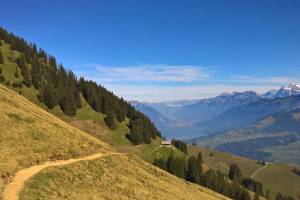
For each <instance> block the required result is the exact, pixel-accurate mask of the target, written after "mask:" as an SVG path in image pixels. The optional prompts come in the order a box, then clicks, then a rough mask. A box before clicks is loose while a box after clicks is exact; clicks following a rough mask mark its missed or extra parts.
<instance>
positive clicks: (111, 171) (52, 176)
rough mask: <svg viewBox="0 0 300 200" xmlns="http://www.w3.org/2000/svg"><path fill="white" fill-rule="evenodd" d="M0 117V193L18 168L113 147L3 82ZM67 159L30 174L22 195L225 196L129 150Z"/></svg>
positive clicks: (208, 197)
mask: <svg viewBox="0 0 300 200" xmlns="http://www.w3.org/2000/svg"><path fill="white" fill-rule="evenodd" d="M0 122H1V126H0V173H1V175H2V177H1V178H0V194H2V192H3V188H4V186H6V184H7V180H8V179H10V178H11V175H14V174H15V173H16V172H17V171H20V170H22V169H25V168H30V167H31V166H33V165H36V166H43V165H44V163H45V162H46V163H47V161H49V160H58V159H59V160H67V159H71V158H84V157H86V156H88V155H92V154H95V153H99V152H102V153H109V152H112V151H113V150H112V148H111V146H109V145H107V144H106V143H104V142H102V141H100V140H98V139H96V138H95V137H92V136H90V135H88V134H86V133H85V132H83V131H81V130H78V129H76V128H75V127H73V126H71V125H69V124H67V123H66V122H64V121H62V120H60V119H58V118H57V117H55V116H54V115H52V114H50V113H48V112H47V111H45V110H43V109H41V108H40V107H38V106H36V105H34V104H33V103H31V102H30V101H28V100H27V99H25V98H24V97H22V96H20V95H18V94H17V93H15V92H13V91H11V90H9V89H7V88H5V87H4V86H1V85H0ZM88 123H92V122H88ZM77 125H78V124H77ZM80 125H81V124H80ZM87 128H90V127H87ZM101 130H102V129H99V130H98V131H101ZM66 163H67V164H68V165H65V166H56V165H53V166H51V167H50V168H46V169H43V170H42V171H41V172H39V173H38V174H36V175H35V176H34V177H32V179H30V180H29V181H28V182H27V183H25V188H24V190H23V192H22V193H21V196H20V197H21V199H63V198H64V199H65V198H66V199H204V200H205V199H207V200H210V199H226V198H225V197H223V196H221V195H219V194H217V193H215V192H213V191H210V190H208V189H205V188H203V187H200V186H198V185H195V184H191V183H188V182H185V181H184V180H182V179H179V178H177V177H175V176H173V175H170V174H168V173H166V172H164V171H162V170H160V169H158V168H156V167H154V166H152V165H151V164H149V163H146V162H145V161H142V160H141V159H139V158H138V157H136V156H133V155H108V156H107V157H105V158H101V159H96V160H90V161H80V162H76V163H72V164H69V163H68V162H66ZM0 198H1V196H0Z"/></svg>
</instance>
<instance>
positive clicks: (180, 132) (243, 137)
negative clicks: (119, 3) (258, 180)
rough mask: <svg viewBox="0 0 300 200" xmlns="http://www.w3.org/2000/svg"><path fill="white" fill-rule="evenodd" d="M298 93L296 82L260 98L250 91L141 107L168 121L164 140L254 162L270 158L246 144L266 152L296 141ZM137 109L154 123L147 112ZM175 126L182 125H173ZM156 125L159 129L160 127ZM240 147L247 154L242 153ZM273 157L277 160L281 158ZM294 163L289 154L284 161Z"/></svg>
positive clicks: (299, 85)
mask: <svg viewBox="0 0 300 200" xmlns="http://www.w3.org/2000/svg"><path fill="white" fill-rule="evenodd" d="M299 94H300V84H294V83H290V84H288V85H287V86H282V87H281V88H279V89H277V90H271V91H268V92H266V93H264V94H257V93H256V92H253V91H246V92H233V93H223V94H221V95H219V96H217V97H213V98H207V99H201V100H198V101H197V102H196V103H194V102H193V103H191V104H189V105H183V106H176V107H172V106H168V104H167V103H160V104H158V103H156V104H151V103H144V105H147V106H149V107H151V108H153V109H154V110H155V111H156V112H157V113H158V114H159V116H160V117H161V118H162V117H164V118H166V119H169V120H172V122H173V124H172V126H168V130H167V131H166V132H167V134H166V135H167V137H169V138H172V137H176V138H181V139H187V141H188V142H190V143H198V144H201V145H204V146H209V147H212V148H216V149H219V150H222V151H228V152H230V153H235V154H238V155H242V156H247V157H250V158H254V159H271V158H273V157H272V155H271V154H270V153H263V152H259V151H256V150H255V151H253V148H250V149H249V146H250V147H251V145H252V147H255V148H256V149H262V148H271V147H273V146H275V145H288V144H291V143H294V142H297V141H298V140H299V137H298V133H300V131H299V129H298V127H299V120H296V118H295V117H294V116H298V115H297V114H296V113H298V109H299V108H300V95H299ZM137 109H138V110H140V111H141V112H144V114H146V115H147V116H149V117H150V119H151V120H153V121H154V123H157V122H156V119H155V117H153V115H149V113H147V110H141V109H139V108H137ZM274 119H276V120H274ZM272 120H274V122H273V123H272V124H270V126H267V127H265V128H261V126H262V124H264V123H271V122H270V121H272ZM178 122H180V123H181V124H180V125H177V126H176V123H178ZM264 126H265V125H264ZM158 127H159V128H160V127H164V126H163V124H162V123H160V124H159V126H158ZM258 127H260V128H258ZM164 130H165V129H164ZM237 133H238V134H237ZM266 135H267V136H268V137H265V136H266ZM283 135H285V136H283ZM269 136H271V137H272V139H270V137H269ZM274 136H276V137H274ZM277 136H278V137H277ZM279 136H280V137H279ZM191 138H192V139H191ZM250 138H251V139H250ZM258 138H259V139H258ZM241 141H243V142H241ZM237 142H238V144H237ZM256 143H259V145H258V146H257V145H255V144H256ZM245 144H246V145H245ZM247 144H249V145H247ZM243 148H247V149H248V150H247V151H243V150H242V149H243ZM251 149H252V150H251ZM270 151H271V150H270ZM275 159H277V160H281V159H282V157H279V158H278V157H277V158H275ZM296 160H297V161H295V159H294V157H293V156H291V157H290V159H288V161H289V162H297V163H298V162H300V161H299V160H298V159H296Z"/></svg>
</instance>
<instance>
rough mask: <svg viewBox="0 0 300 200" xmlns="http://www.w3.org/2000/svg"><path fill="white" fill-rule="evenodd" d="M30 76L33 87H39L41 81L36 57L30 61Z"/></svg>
mask: <svg viewBox="0 0 300 200" xmlns="http://www.w3.org/2000/svg"><path fill="white" fill-rule="evenodd" d="M31 66H32V68H31V78H32V84H33V86H34V87H35V89H39V88H40V82H41V74H40V73H39V68H40V66H39V63H38V61H37V60H36V59H33V60H32V62H31Z"/></svg>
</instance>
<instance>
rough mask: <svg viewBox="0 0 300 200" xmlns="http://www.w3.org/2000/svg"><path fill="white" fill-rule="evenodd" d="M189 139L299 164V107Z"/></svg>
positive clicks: (251, 155) (267, 158)
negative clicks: (236, 127)
mask: <svg viewBox="0 0 300 200" xmlns="http://www.w3.org/2000/svg"><path fill="white" fill-rule="evenodd" d="M297 98H298V97H297ZM192 141H194V142H198V143H199V144H202V145H205V146H210V147H212V148H216V149H219V150H221V151H227V152H230V153H233V154H237V155H241V156H246V157H250V158H254V159H260V160H275V161H284V162H289V163H300V160H299V156H298V155H299V154H300V148H299V147H300V145H299V141H300V109H295V110H292V111H282V112H279V113H276V114H272V115H270V116H267V117H266V118H264V119H263V120H260V121H258V122H257V123H254V124H252V125H249V126H247V127H243V128H240V129H234V130H230V131H227V132H223V133H219V134H216V135H213V136H208V137H203V138H198V139H195V140H192Z"/></svg>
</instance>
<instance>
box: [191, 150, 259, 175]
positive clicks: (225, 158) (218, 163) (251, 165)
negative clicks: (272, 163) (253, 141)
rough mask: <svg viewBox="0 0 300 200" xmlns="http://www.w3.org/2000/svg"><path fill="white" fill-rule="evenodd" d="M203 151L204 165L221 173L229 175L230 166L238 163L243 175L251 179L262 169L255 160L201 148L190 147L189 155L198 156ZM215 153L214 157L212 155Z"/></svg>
mask: <svg viewBox="0 0 300 200" xmlns="http://www.w3.org/2000/svg"><path fill="white" fill-rule="evenodd" d="M199 151H201V153H202V156H203V160H204V163H205V165H206V166H207V167H209V168H213V169H216V170H220V171H221V172H224V173H228V171H229V166H230V165H231V164H232V163H236V164H238V165H239V167H240V168H241V170H242V172H243V175H244V176H248V177H250V176H251V175H252V174H253V173H254V172H255V171H256V170H258V169H259V168H261V167H262V165H260V164H258V163H257V162H256V161H255V160H251V159H248V158H243V157H240V156H235V155H232V154H229V153H224V152H219V151H216V150H210V149H207V148H204V147H200V146H193V145H189V146H188V153H189V154H190V155H197V154H198V153H199ZM211 153H213V156H210V154H211Z"/></svg>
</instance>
